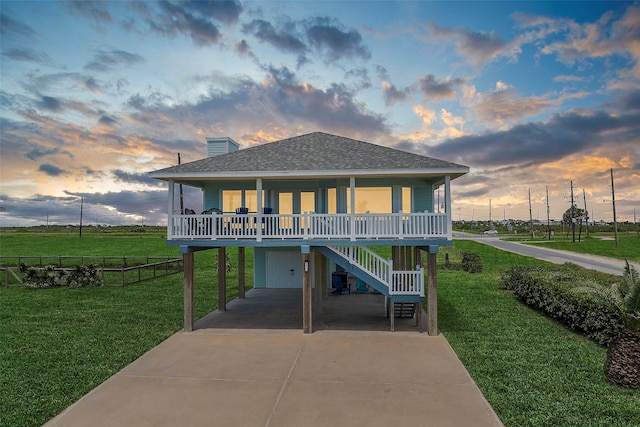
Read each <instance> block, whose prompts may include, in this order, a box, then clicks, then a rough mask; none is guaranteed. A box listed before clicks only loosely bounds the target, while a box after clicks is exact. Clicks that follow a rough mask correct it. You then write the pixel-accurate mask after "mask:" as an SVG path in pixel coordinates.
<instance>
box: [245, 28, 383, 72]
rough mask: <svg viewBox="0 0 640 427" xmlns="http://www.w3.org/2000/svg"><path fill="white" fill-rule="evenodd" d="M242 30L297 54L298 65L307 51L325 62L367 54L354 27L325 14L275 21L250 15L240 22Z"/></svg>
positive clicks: (278, 47) (304, 58) (303, 59)
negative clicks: (299, 19) (247, 20)
mask: <svg viewBox="0 0 640 427" xmlns="http://www.w3.org/2000/svg"><path fill="white" fill-rule="evenodd" d="M242 31H243V32H244V33H245V34H250V35H253V36H254V37H256V38H258V40H260V41H262V42H263V43H267V44H269V45H271V46H273V47H275V48H276V49H278V50H280V51H282V52H286V53H292V54H295V55H297V56H298V66H302V65H303V64H305V63H307V62H309V58H308V57H307V54H308V53H309V52H314V53H316V54H318V55H320V56H321V57H322V58H323V59H324V61H325V63H330V62H332V61H337V60H340V59H360V60H368V59H369V58H371V53H370V52H369V49H368V48H367V47H366V46H365V45H364V44H363V42H362V36H361V35H360V33H359V32H358V31H357V30H355V29H352V28H351V29H348V28H345V27H344V26H343V25H342V24H340V23H339V22H337V21H336V20H334V19H331V18H327V17H313V18H309V19H306V20H303V21H300V22H296V21H293V20H291V19H289V18H286V17H284V18H281V19H280V21H279V22H278V24H277V25H274V24H272V23H271V22H269V21H266V20H264V19H254V20H252V21H251V22H248V23H246V24H244V25H243V26H242Z"/></svg>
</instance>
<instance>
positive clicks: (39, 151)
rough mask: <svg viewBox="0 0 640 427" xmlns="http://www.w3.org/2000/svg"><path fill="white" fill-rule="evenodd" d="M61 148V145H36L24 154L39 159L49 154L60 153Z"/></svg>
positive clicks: (29, 157) (32, 158)
mask: <svg viewBox="0 0 640 427" xmlns="http://www.w3.org/2000/svg"><path fill="white" fill-rule="evenodd" d="M59 153H61V150H60V148H59V147H43V146H39V145H34V146H33V148H32V149H31V150H29V151H28V152H27V153H26V154H25V155H24V156H25V157H26V158H28V159H31V160H38V159H39V158H40V157H44V156H49V155H52V154H59Z"/></svg>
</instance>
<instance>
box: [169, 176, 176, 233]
mask: <svg viewBox="0 0 640 427" xmlns="http://www.w3.org/2000/svg"><path fill="white" fill-rule="evenodd" d="M174 187H175V185H174V184H173V181H169V207H168V208H167V240H172V239H173V206H174V203H175V201H174V200H173V199H174V198H175V191H174Z"/></svg>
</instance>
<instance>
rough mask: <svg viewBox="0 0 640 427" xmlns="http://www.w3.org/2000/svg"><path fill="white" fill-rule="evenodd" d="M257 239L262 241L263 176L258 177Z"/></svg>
mask: <svg viewBox="0 0 640 427" xmlns="http://www.w3.org/2000/svg"><path fill="white" fill-rule="evenodd" d="M256 241H257V242H261V241H262V178H258V179H256Z"/></svg>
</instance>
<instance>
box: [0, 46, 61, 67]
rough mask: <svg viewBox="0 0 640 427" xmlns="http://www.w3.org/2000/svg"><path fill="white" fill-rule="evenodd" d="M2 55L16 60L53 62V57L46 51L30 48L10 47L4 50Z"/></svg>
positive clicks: (42, 62)
mask: <svg viewBox="0 0 640 427" xmlns="http://www.w3.org/2000/svg"><path fill="white" fill-rule="evenodd" d="M2 56H6V57H7V58H8V59H12V60H14V61H23V62H37V63H41V64H47V63H50V62H51V58H49V56H48V55H47V54H45V53H42V52H37V51H35V50H33V49H29V48H21V49H19V48H9V49H6V50H3V51H2Z"/></svg>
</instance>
